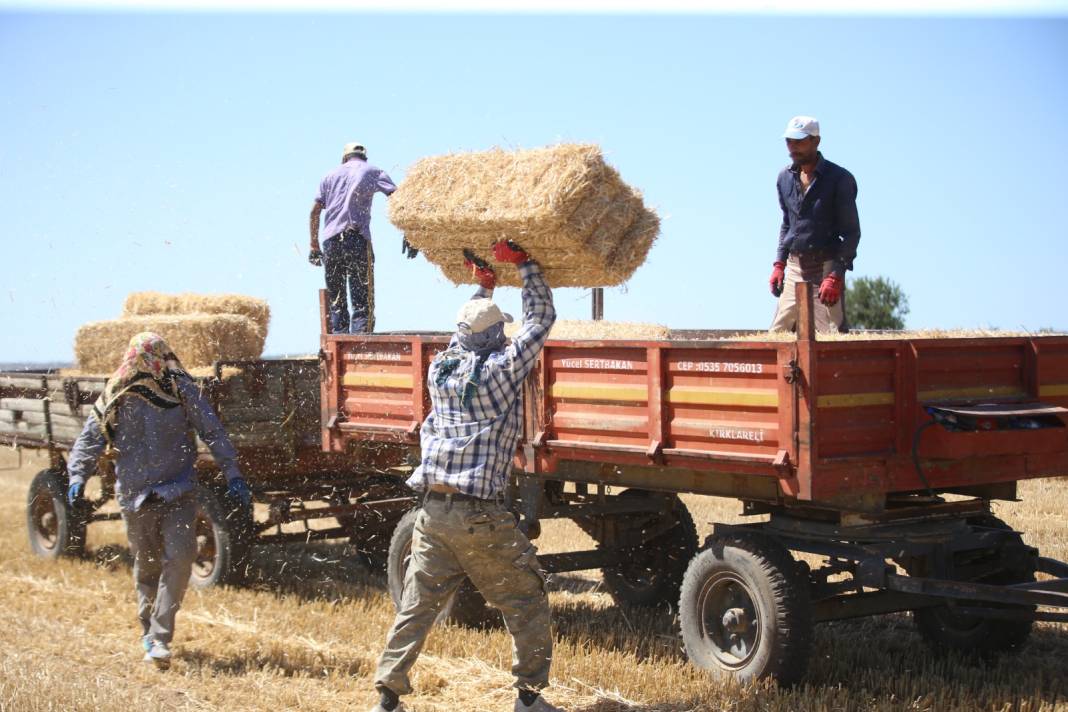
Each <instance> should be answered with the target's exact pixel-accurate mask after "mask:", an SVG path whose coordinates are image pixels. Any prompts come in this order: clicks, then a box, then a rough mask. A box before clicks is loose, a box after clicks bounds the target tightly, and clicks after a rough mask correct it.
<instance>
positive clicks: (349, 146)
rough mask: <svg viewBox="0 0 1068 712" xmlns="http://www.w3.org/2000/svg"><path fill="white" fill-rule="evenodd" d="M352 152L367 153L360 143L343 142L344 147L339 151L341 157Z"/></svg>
mask: <svg viewBox="0 0 1068 712" xmlns="http://www.w3.org/2000/svg"><path fill="white" fill-rule="evenodd" d="M353 153H363V154H366V153H367V149H366V148H364V147H363V144H362V143H357V142H355V141H352V142H350V143H346V144H345V148H344V149H342V151H341V157H342V158H344V157H345V156H348V155H351V154H353Z"/></svg>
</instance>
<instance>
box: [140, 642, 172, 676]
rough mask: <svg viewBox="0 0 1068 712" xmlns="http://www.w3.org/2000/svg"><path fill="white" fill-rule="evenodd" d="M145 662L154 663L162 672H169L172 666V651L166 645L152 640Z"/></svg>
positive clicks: (146, 652)
mask: <svg viewBox="0 0 1068 712" xmlns="http://www.w3.org/2000/svg"><path fill="white" fill-rule="evenodd" d="M144 661H145V662H146V663H152V664H153V665H155V666H156V667H157V668H158V669H160V670H167V669H168V668H170V666H171V649H170V648H168V647H167V644H166V643H161V642H160V641H158V640H152V641H150V642H149V647H148V649H147V650H146V651H145V657H144Z"/></svg>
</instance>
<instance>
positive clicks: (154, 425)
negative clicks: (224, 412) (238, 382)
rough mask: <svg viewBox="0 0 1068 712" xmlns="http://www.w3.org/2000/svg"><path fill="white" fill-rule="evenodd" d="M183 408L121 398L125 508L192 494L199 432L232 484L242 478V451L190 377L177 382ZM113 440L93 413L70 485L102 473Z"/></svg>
mask: <svg viewBox="0 0 1068 712" xmlns="http://www.w3.org/2000/svg"><path fill="white" fill-rule="evenodd" d="M175 382H176V383H177V385H178V393H179V394H180V395H181V399H182V405H180V406H178V407H176V408H166V409H164V408H158V407H156V406H152V405H149V404H148V403H147V402H146V401H145V400H144V399H142V398H138V397H136V396H120V397H121V398H122V400H121V401H120V402H119V404H118V406H117V408H118V411H117V412H116V414H115V440H114V442H113V443H112V445H113V448H114V450H115V451H116V457H115V494H116V495H117V496H118V500H119V506H120V507H122V508H123V509H124V510H126V511H132V510H133V508H134V500H135V499H137V496H138V495H139V494H141V493H142V492H146V491H148V490H150V489H151V490H155V492H156V493H157V494H158V495H159V496H160V497H162V498H163V499H165V500H167V501H168V502H170V501H173V500H175V499H177V498H178V497H180V496H182V495H183V494H186V493H187V492H190V491H191V490H192V489H193V486H194V485H195V484H196V478H195V474H194V465H195V463H196V459H197V443H196V438H194V437H193V431H194V430H195V431H196V433H197V434H198V435H200V439H201V440H203V441H204V442H205V443H206V444H207V446H208V448H209V449H210V450H211V454H212V456H213V457H214V458H215V463H216V464H217V465H218V466H219V469H220V470H222V472H223V474H224V475H225V476H226V479H227V481H229V480H232V479H234V478H237V477H241V471H240V470H238V468H237V451H236V450H235V449H234V446H233V444H232V443H231V442H230V438H229V437H227V435H226V431H225V430H224V429H223V426H222V423H221V422H220V421H219V417H218V416H217V415H215V411H214V410H212V408H211V404H209V403H208V400H207V398H205V397H204V394H203V393H201V392H200V388H199V387H198V386H197V385H196V383H194V382H193V381H192V380H190V379H189V378H182V377H178V378H176V379H175ZM106 444H107V442H106V441H105V439H104V434H103V433H102V432H101V429H100V423H98V422H97V419H96V416H95V415H93V414H90V415H89V418H88V419H87V420H86V421H85V427H84V428H83V429H82V433H81V435H79V436H78V439H77V440H76V441H75V442H74V447H72V448H71V451H70V456H69V459H68V462H67V472H68V473H69V475H70V483H71V484H75V483H78V482H81V483H84V482H85V480H86V478H88V477H91V476H92V475H93V473H94V472H96V465H97V460H98V459H99V458H100V455H101V454H102V453H103V452H104V447H105V446H106Z"/></svg>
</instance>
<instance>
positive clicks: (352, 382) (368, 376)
mask: <svg viewBox="0 0 1068 712" xmlns="http://www.w3.org/2000/svg"><path fill="white" fill-rule="evenodd" d="M341 383H342V385H345V386H367V387H371V388H405V389H408V390H411V389H412V385H413V383H412V377H411V376H410V375H408V374H404V373H346V374H345V377H344V378H342V379H341Z"/></svg>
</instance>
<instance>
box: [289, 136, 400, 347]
mask: <svg viewBox="0 0 1068 712" xmlns="http://www.w3.org/2000/svg"><path fill="white" fill-rule="evenodd" d="M396 189H397V186H396V184H394V183H393V180H392V179H391V178H390V177H389V176H388V175H386V172H385V171H383V170H382V169H381V168H378V167H376V166H373V165H371V164H370V163H368V162H367V149H366V148H364V147H363V145H362V144H359V143H347V144H345V148H344V150H343V151H342V156H341V165H340V166H339V167H337V168H335V169H334V170H332V171H330V172H329V173H327V174H326V176H325V177H324V178H323V179H322V181H320V182H319V192H318V194H317V195H316V196H315V203H314V204H313V205H312V210H311V252H310V253H309V254H308V261H309V262H311V263H312V264H313V265H316V266H319V265H323V267H324V271H325V273H326V293H327V297H328V298H329V300H330V333H332V334H345V333H352V334H361V333H365V332H366V333H370V332H371V331H374V326H375V315H374V259H375V256H374V250H373V249H372V248H371V200H372V199H373V198H374V196H375V193H376V192H381V193H385V194H386V195H391V194H392V193H393V191H394V190H396ZM324 211H325V212H326V217H325V219H324V223H323V233H324V234H325V236H326V238H325V239H324V240H323V243H322V248H321V249H320V246H319V216H320V214H321V213H323V212H324ZM406 252H408V253H409V256H410V257H414V256H415V255H414V254H411V251H409V250H407V249H406ZM346 289H347V291H348V294H346ZM350 299H351V301H352V311H351V317H350V312H349V305H348V302H349V300H350Z"/></svg>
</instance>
